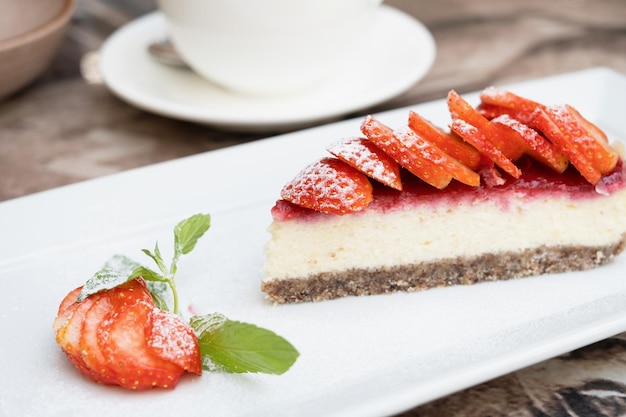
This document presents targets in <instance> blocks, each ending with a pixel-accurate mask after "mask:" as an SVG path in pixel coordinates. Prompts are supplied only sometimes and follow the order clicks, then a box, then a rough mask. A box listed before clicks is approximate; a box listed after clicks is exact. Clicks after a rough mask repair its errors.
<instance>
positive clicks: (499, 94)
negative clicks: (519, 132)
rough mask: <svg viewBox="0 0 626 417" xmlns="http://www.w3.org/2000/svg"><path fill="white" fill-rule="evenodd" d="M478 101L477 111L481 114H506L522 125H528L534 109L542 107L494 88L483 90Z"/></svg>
mask: <svg viewBox="0 0 626 417" xmlns="http://www.w3.org/2000/svg"><path fill="white" fill-rule="evenodd" d="M480 100H481V105H479V109H480V110H481V112H486V111H490V112H493V113H496V112H500V114H503V113H506V114H509V115H510V116H511V117H513V118H514V119H516V120H519V121H520V122H522V123H529V122H530V121H531V120H532V118H533V112H534V111H535V109H536V108H537V107H543V105H542V104H540V103H537V102H535V101H532V100H529V99H527V98H524V97H520V96H518V95H516V94H513V93H511V92H510V91H503V90H500V89H498V88H495V87H487V88H485V89H484V90H483V91H482V92H481V94H480ZM496 116H497V115H496ZM494 117H495V116H494Z"/></svg>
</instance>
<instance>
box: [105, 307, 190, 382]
mask: <svg viewBox="0 0 626 417" xmlns="http://www.w3.org/2000/svg"><path fill="white" fill-rule="evenodd" d="M154 308H155V307H154V306H153V305H151V304H149V303H146V302H144V301H139V302H136V303H135V304H127V305H124V306H122V307H121V308H117V307H116V308H115V309H114V312H113V314H111V316H110V317H109V318H108V320H106V321H104V322H103V323H102V324H101V325H100V327H99V329H98V335H99V336H100V339H99V346H100V349H102V352H103V353H104V355H105V357H106V358H107V365H108V366H109V367H110V368H111V369H112V370H113V371H114V372H115V373H116V374H117V375H118V378H117V381H116V383H117V384H118V385H120V386H122V387H124V388H129V389H137V390H141V389H147V388H153V387H162V388H173V387H174V386H175V385H176V384H177V383H178V380H179V379H180V377H181V375H182V374H183V372H184V371H183V369H182V368H181V367H180V366H178V365H176V364H174V363H172V362H169V361H167V360H165V359H162V358H160V357H158V356H157V355H155V354H154V353H152V352H151V351H150V350H148V347H147V343H146V323H148V320H149V316H150V314H151V313H152V310H153V309H154Z"/></svg>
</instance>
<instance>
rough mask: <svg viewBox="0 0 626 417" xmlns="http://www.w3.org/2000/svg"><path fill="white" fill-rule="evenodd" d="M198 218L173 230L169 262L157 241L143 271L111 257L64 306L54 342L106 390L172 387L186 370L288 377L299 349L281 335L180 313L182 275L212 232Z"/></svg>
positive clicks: (119, 257) (216, 318) (202, 216)
mask: <svg viewBox="0 0 626 417" xmlns="http://www.w3.org/2000/svg"><path fill="white" fill-rule="evenodd" d="M209 226H210V216H209V215H208V214H196V215H194V216H191V217H189V218H187V219H185V220H183V221H181V222H180V223H178V224H177V225H176V227H175V228H174V252H173V253H174V255H173V259H172V261H171V263H170V264H169V265H167V263H166V262H165V261H164V259H163V258H162V255H161V251H160V250H159V246H158V243H157V244H156V245H155V247H154V249H153V250H152V251H150V250H147V249H143V252H144V253H145V254H146V255H148V256H149V257H150V258H151V259H152V260H153V261H154V262H155V263H156V265H157V270H154V269H150V268H148V267H145V266H143V265H141V264H139V263H137V262H135V261H133V260H131V259H130V258H128V257H126V256H124V255H115V256H113V257H112V258H111V259H110V260H109V261H108V262H106V264H105V265H104V267H103V268H102V269H101V270H100V271H98V272H96V273H95V274H94V275H93V277H92V278H90V279H89V280H88V281H87V282H86V283H85V284H84V285H83V286H81V287H78V288H76V289H74V290H73V291H71V292H70V293H69V294H68V295H67V296H66V297H65V298H64V299H63V301H62V302H61V304H60V306H59V310H58V315H57V317H56V319H55V320H54V324H53V328H54V330H55V332H56V341H57V343H58V344H59V345H60V346H61V348H62V349H63V351H64V352H65V354H66V355H67V357H68V358H69V360H70V361H71V362H72V363H73V364H74V365H75V366H76V368H78V370H79V371H80V372H81V373H82V374H84V375H86V376H87V377H89V378H90V379H92V380H94V381H95V382H98V383H102V384H106V385H119V386H122V387H124V388H129V389H134V390H143V389H150V388H154V387H161V388H174V387H175V386H176V385H177V383H178V382H179V380H180V378H181V376H182V375H183V374H184V373H185V372H190V373H194V374H197V375H201V374H202V370H203V369H204V370H208V371H222V372H233V373H247V372H251V373H267V374H283V373H284V372H286V371H287V370H288V369H289V368H290V367H291V366H292V365H293V363H294V362H295V361H296V359H297V358H298V356H299V353H298V351H297V350H296V349H295V348H294V347H293V346H292V345H291V344H290V343H289V342H288V341H287V340H285V339H284V338H283V337H281V336H279V335H277V334H276V333H274V332H272V331H270V330H267V329H264V328H261V327H257V326H255V325H253V324H249V323H243V322H240V321H235V320H230V319H228V318H226V317H225V316H223V315H222V314H219V313H213V314H207V315H195V316H193V317H191V318H190V319H189V322H188V323H187V322H186V321H185V320H184V319H183V318H182V316H181V315H180V306H179V300H178V298H179V297H178V291H177V287H176V280H175V276H176V272H177V270H178V262H179V260H180V258H181V256H182V255H186V254H188V253H190V252H191V251H192V250H193V249H194V248H195V246H196V243H197V241H198V239H199V238H200V237H202V236H203V235H204V233H205V232H206V231H207V230H208V229H209Z"/></svg>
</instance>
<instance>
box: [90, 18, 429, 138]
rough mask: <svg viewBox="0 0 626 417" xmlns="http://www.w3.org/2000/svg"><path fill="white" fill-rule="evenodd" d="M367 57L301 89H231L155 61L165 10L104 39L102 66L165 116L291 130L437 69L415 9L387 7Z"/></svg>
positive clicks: (123, 89)
mask: <svg viewBox="0 0 626 417" xmlns="http://www.w3.org/2000/svg"><path fill="white" fill-rule="evenodd" d="M379 13H380V15H379V16H378V19H377V23H376V26H375V27H374V28H373V30H374V36H373V37H372V38H373V44H372V45H370V46H368V48H367V50H368V55H367V56H364V57H363V61H361V62H355V63H354V65H351V66H349V67H345V66H344V67H343V68H340V70H341V71H339V72H338V73H337V74H336V76H334V77H333V78H332V79H330V80H328V81H326V82H325V83H324V84H322V85H319V86H318V87H317V88H316V89H314V90H312V91H309V92H306V93H304V94H301V95H297V96H288V97H279V98H260V97H250V96H245V95H238V94H235V93H232V92H229V91H226V90H224V89H222V88H220V87H218V86H216V85H214V84H211V83H210V82H208V81H206V80H204V79H202V78H200V77H199V76H198V75H196V74H195V73H193V72H192V71H190V70H188V69H181V68H175V67H168V66H165V65H162V64H159V63H156V62H155V61H154V60H153V59H152V58H151V57H150V56H149V55H148V52H147V46H148V44H149V43H151V42H153V41H158V40H163V39H165V38H166V37H167V33H166V31H167V29H166V23H165V19H164V17H163V15H162V14H161V13H160V12H153V13H150V14H148V15H146V16H143V17H141V18H139V19H137V20H135V21H133V22H131V23H129V24H127V25H125V26H123V27H122V28H120V29H119V30H118V31H116V32H115V33H114V34H113V35H112V36H111V37H110V38H108V39H107V41H106V42H105V44H104V45H103V47H102V49H101V53H100V71H101V73H102V76H103V78H104V82H105V83H106V85H107V86H108V87H109V88H110V89H111V91H112V92H113V93H114V94H116V95H117V96H119V97H120V98H122V99H123V100H125V101H128V102H129V103H131V104H133V105H135V106H137V107H139V108H142V109H144V110H147V111H150V112H154V113H157V114H160V115H163V116H168V117H173V118H176V119H181V120H187V121H192V122H198V123H203V124H208V125H212V126H216V127H219V128H222V129H231V130H233V129H237V130H238V131H256V132H259V131H273V130H289V129H295V128H299V127H304V126H307V125H312V124H316V123H320V122H324V121H328V120H331V119H333V118H337V117H339V116H342V115H345V114H349V113H351V112H355V111H358V110H362V109H365V108H367V107H370V106H373V105H375V104H377V103H380V102H383V101H385V100H388V99H390V98H392V97H394V96H396V95H398V94H400V93H402V92H403V91H405V90H406V89H408V88H409V87H411V86H412V85H413V84H414V83H416V82H417V81H418V80H419V79H421V78H422V77H423V76H424V75H425V74H426V73H427V72H428V70H429V69H430V67H431V65H432V63H433V61H434V58H435V42H434V39H433V37H432V35H431V33H430V32H429V31H428V29H426V27H425V26H424V25H422V24H421V23H420V22H418V21H416V20H415V19H413V18H412V17H411V16H409V15H407V14H405V13H403V12H401V11H399V10H396V9H393V8H391V7H388V6H382V7H381V9H380V12H379Z"/></svg>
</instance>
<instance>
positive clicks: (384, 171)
mask: <svg viewBox="0 0 626 417" xmlns="http://www.w3.org/2000/svg"><path fill="white" fill-rule="evenodd" d="M327 150H328V152H330V153H331V154H333V155H334V156H336V157H337V158H339V159H341V160H342V161H343V162H345V163H346V164H348V165H350V166H351V167H353V168H355V169H358V170H359V171H361V172H362V173H364V174H365V175H367V176H368V177H370V178H372V179H375V180H376V181H378V182H380V183H383V184H385V185H387V186H388V187H391V188H395V189H396V190H400V191H401V190H402V182H401V181H400V166H399V165H398V163H397V162H396V161H394V160H393V159H392V158H391V157H390V156H389V155H387V154H386V153H385V152H383V151H382V150H381V149H380V148H378V147H377V146H376V145H374V144H373V143H372V142H370V141H369V140H367V139H365V138H348V139H343V140H341V141H339V142H336V143H334V144H333V145H331V146H329V147H328V148H327Z"/></svg>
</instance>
